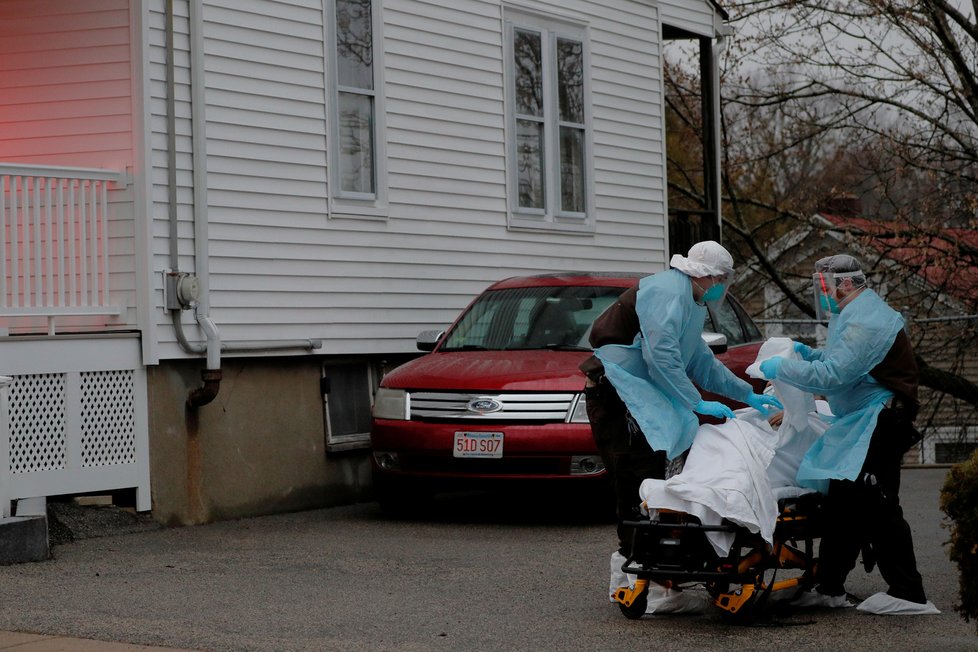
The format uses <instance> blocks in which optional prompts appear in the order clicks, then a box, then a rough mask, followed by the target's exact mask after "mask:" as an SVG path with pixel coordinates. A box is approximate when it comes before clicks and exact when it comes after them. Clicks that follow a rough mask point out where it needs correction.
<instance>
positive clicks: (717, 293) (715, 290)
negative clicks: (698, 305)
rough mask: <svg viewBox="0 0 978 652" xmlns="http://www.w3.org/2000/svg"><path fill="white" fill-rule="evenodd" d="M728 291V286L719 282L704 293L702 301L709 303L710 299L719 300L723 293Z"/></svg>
mask: <svg viewBox="0 0 978 652" xmlns="http://www.w3.org/2000/svg"><path fill="white" fill-rule="evenodd" d="M726 291H727V286H726V285H724V284H723V283H717V284H716V285H714V286H713V287H711V288H710V289H709V290H707V291H706V292H704V293H703V298H702V301H703V303H707V302H710V301H719V300H720V299H722V298H723V293H724V292H726Z"/></svg>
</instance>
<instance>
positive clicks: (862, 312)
mask: <svg viewBox="0 0 978 652" xmlns="http://www.w3.org/2000/svg"><path fill="white" fill-rule="evenodd" d="M903 323H904V322H903V317H902V316H901V315H900V313H898V312H897V311H896V310H893V309H892V308H891V307H890V306H888V305H887V304H886V302H885V301H883V299H881V298H880V296H879V295H878V294H876V293H875V292H873V291H872V290H870V289H868V288H867V289H865V290H863V291H862V292H861V293H860V294H859V295H858V296H856V297H855V298H854V299H853V300H852V301H851V302H850V303H849V304H847V305H846V306H845V308H843V309H842V312H841V313H840V314H838V315H832V317H831V318H830V319H829V334H828V340H827V342H826V344H825V348H823V349H813V350H812V352H811V353H810V354H809V355H808V356H807V357H806V358H805V359H804V360H784V361H783V362H782V363H781V365H780V367H778V380H781V381H784V382H785V383H788V384H789V385H792V386H794V387H797V388H798V389H802V390H805V391H808V392H813V393H816V394H824V395H825V397H826V399H827V400H828V403H829V407H830V408H832V414H834V415H835V419H834V420H833V422H832V425H831V426H830V427H829V429H828V430H826V431H825V434H824V435H822V437H821V438H819V439H818V441H816V442H815V443H814V444H813V445H812V447H811V448H810V449H809V451H808V452H807V453H806V454H805V457H804V458H803V459H802V462H801V465H800V466H799V468H798V476H797V480H798V484H799V485H801V486H803V487H811V488H813V489H817V490H819V491H822V492H824V491H826V490H827V489H828V481H829V480H830V479H839V480H855V479H856V478H857V477H858V476H859V471H860V470H861V469H862V466H863V462H864V461H865V459H866V452H867V451H868V450H869V442H870V439H872V436H873V431H874V430H875V429H876V419H877V417H879V413H880V412H881V411H882V410H883V408H884V406H885V405H884V404H885V403H886V401H888V400H889V399H890V398H891V397H892V396H893V392H891V391H890V390H888V389H887V388H886V387H884V386H883V385H880V384H879V383H878V382H876V380H875V379H874V378H873V377H872V376H870V375H869V372H870V371H871V370H872V369H873V368H874V367H875V366H876V365H878V364H879V363H880V362H882V361H883V358H884V357H886V354H887V353H888V352H889V350H890V347H892V346H893V342H894V340H895V339H896V336H897V334H898V333H899V332H900V329H901V328H903Z"/></svg>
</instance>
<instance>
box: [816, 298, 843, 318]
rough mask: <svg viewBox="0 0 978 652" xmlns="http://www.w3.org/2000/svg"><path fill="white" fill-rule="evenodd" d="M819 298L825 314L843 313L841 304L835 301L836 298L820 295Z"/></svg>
mask: <svg viewBox="0 0 978 652" xmlns="http://www.w3.org/2000/svg"><path fill="white" fill-rule="evenodd" d="M818 298H819V300H820V301H821V302H822V310H824V311H825V312H830V313H833V314H836V315H837V314H839V313H840V312H842V311H841V310H840V309H839V302H838V301H836V300H835V297H830V296H827V295H824V294H820V295H819V296H818Z"/></svg>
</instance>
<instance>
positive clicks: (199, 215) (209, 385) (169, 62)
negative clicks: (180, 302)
mask: <svg viewBox="0 0 978 652" xmlns="http://www.w3.org/2000/svg"><path fill="white" fill-rule="evenodd" d="M189 7H190V16H189V31H190V93H191V96H190V97H191V141H192V147H193V154H192V157H193V179H194V186H193V188H194V204H193V205H194V266H195V268H196V276H197V277H198V279H199V280H200V285H201V294H200V297H199V299H198V301H197V306H196V307H195V310H194V315H195V318H196V320H197V325H198V326H199V327H200V329H201V330H202V331H203V333H204V335H205V337H206V341H205V342H202V343H191V342H190V341H189V340H188V339H187V336H186V333H185V332H184V329H183V321H182V313H183V311H182V310H171V311H170V318H171V321H172V322H173V331H174V334H175V335H176V338H177V342H178V343H179V345H180V348H181V349H183V350H184V351H186V352H187V353H194V354H201V353H206V354H207V365H206V368H205V369H204V371H203V372H202V373H201V379H202V381H203V384H202V385H201V386H200V387H198V388H196V389H193V390H191V391H190V393H189V394H188V395H187V406H188V407H189V408H192V409H194V408H197V407H200V406H202V405H206V404H208V403H210V402H211V401H213V400H214V398H215V397H216V396H217V393H218V391H219V389H220V383H221V352H222V351H240V352H260V351H279V350H291V349H305V350H315V349H320V348H322V345H323V343H322V340H318V339H301V340H283V341H275V342H234V343H227V342H222V341H221V336H220V331H219V330H218V328H217V325H216V324H215V323H214V321H213V320H212V319H211V318H210V316H209V313H210V291H209V281H210V278H209V277H210V267H209V256H208V249H207V243H208V237H209V236H208V229H207V226H208V220H207V206H208V204H207V152H206V134H205V131H204V126H205V124H206V116H205V111H204V107H205V105H204V83H203V75H202V71H203V51H204V48H203V38H202V36H201V34H200V31H199V30H195V29H194V27H195V25H197V24H198V23H199V20H198V19H199V16H200V0H190V2H189ZM173 17H174V14H173V0H166V106H167V149H168V157H167V177H168V178H167V181H168V188H167V199H168V204H169V207H168V217H169V254H170V268H171V270H172V271H173V272H177V271H178V270H179V269H180V260H179V241H178V235H179V232H178V217H177V164H176V122H177V119H176V93H175V88H176V81H175V78H176V75H175V64H174V60H173V59H174V57H173V55H174V51H175V46H174V26H173Z"/></svg>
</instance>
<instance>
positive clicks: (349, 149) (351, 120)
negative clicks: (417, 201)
mask: <svg viewBox="0 0 978 652" xmlns="http://www.w3.org/2000/svg"><path fill="white" fill-rule="evenodd" d="M326 1H327V3H328V5H329V6H330V8H331V12H330V21H329V22H330V28H329V29H328V30H327V45H328V47H329V49H330V51H331V52H332V56H329V57H328V59H329V60H330V61H331V63H332V66H331V67H330V70H331V72H332V74H331V75H330V78H331V83H330V84H329V88H330V94H331V107H330V108H331V111H330V113H331V115H330V118H331V119H330V124H331V127H330V156H329V167H330V177H329V178H330V184H331V186H332V188H331V192H330V197H331V198H332V200H333V201H332V208H333V212H334V213H340V214H343V213H352V214H359V215H379V216H382V215H383V214H384V210H385V195H386V183H385V178H384V176H385V169H386V165H385V161H384V148H383V137H382V136H383V132H382V127H383V113H382V111H383V109H382V107H383V102H382V97H381V93H380V90H379V89H380V88H381V87H382V84H381V81H380V68H381V67H380V65H379V61H378V57H377V53H378V47H377V42H378V38H377V34H378V32H379V28H380V22H379V20H378V15H379V13H380V1H379V0H326Z"/></svg>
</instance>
